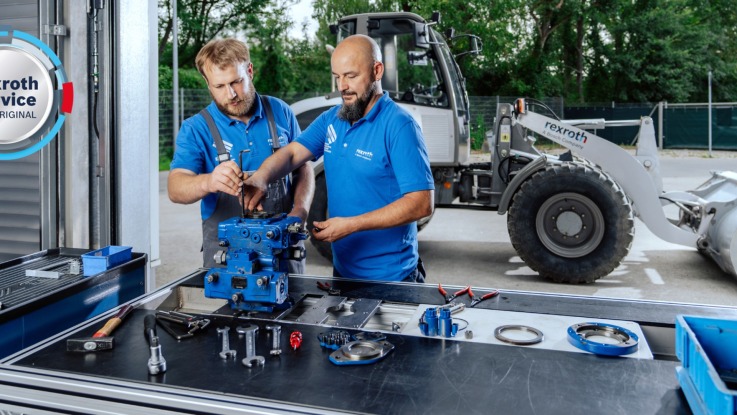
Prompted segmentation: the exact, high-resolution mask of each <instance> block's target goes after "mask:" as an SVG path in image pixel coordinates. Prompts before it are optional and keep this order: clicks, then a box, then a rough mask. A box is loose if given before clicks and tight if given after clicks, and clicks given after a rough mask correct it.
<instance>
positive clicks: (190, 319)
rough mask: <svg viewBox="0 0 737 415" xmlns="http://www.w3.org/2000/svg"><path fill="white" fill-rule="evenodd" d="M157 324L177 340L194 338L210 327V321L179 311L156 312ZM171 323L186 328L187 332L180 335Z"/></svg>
mask: <svg viewBox="0 0 737 415" xmlns="http://www.w3.org/2000/svg"><path fill="white" fill-rule="evenodd" d="M156 322H157V323H159V325H160V326H161V327H163V328H164V330H165V331H166V332H167V333H169V334H171V335H172V337H174V338H175V339H177V340H182V339H188V338H190V337H193V336H194V335H195V334H196V333H197V332H199V331H201V330H204V329H205V328H207V326H209V325H210V320H209V319H206V318H202V317H198V316H193V315H191V314H187V313H181V312H178V311H163V310H159V311H156ZM169 323H175V324H178V325H180V326H184V329H185V330H186V331H185V332H180V333H178V332H177V331H176V330H174V329H173V328H172V327H171V325H170V324H169Z"/></svg>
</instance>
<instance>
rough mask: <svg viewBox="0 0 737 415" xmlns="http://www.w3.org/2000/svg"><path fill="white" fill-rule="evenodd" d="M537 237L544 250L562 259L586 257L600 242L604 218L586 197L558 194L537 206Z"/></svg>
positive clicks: (575, 194) (602, 235)
mask: <svg viewBox="0 0 737 415" xmlns="http://www.w3.org/2000/svg"><path fill="white" fill-rule="evenodd" d="M535 229H536V230H537V236H538V237H539V238H540V241H541V242H542V243H543V245H544V246H545V248H547V249H548V250H550V251H551V252H553V253H554V254H556V255H559V256H562V257H565V258H578V257H582V256H584V255H587V254H590V253H591V252H592V251H594V249H596V247H597V246H599V243H601V240H602V239H603V238H604V216H603V215H602V213H601V210H600V209H599V207H598V206H597V205H596V203H594V202H593V201H592V200H591V199H589V198H588V197H585V196H582V195H580V194H577V193H560V194H557V195H554V196H552V197H550V198H549V199H548V200H546V201H545V203H543V204H542V206H540V209H539V210H538V211H537V217H536V218H535Z"/></svg>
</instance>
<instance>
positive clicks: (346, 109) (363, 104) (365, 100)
mask: <svg viewBox="0 0 737 415" xmlns="http://www.w3.org/2000/svg"><path fill="white" fill-rule="evenodd" d="M374 93H376V83H375V82H372V83H371V86H370V87H369V89H368V90H367V91H366V93H365V94H363V95H361V96H359V97H358V99H356V102H355V103H353V104H350V105H349V104H346V103H345V101H343V106H342V107H340V110H339V111H338V118H340V119H341V120H345V121H348V122H350V123H354V122H356V121H358V120H360V119H361V117H363V113H364V112H365V111H366V108H367V107H368V105H369V102H371V97H373V96H374Z"/></svg>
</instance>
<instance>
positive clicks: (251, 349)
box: [235, 324, 266, 367]
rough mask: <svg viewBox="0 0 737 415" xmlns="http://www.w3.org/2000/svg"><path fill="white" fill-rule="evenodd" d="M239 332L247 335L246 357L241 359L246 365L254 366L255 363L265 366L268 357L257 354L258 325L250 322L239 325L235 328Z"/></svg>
mask: <svg viewBox="0 0 737 415" xmlns="http://www.w3.org/2000/svg"><path fill="white" fill-rule="evenodd" d="M235 330H236V331H237V332H238V334H243V335H245V336H246V357H245V358H244V359H243V360H242V361H241V363H243V366H245V367H253V365H254V364H255V365H259V366H263V365H264V364H265V363H266V359H264V357H263V356H256V333H258V326H256V325H253V324H249V325H247V326H245V327H241V326H238V327H236V329H235Z"/></svg>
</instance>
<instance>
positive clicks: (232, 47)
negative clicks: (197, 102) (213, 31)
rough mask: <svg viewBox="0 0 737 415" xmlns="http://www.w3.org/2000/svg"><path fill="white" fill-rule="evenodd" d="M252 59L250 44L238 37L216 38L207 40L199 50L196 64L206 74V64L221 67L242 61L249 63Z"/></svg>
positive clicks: (203, 74)
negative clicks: (249, 49)
mask: <svg viewBox="0 0 737 415" xmlns="http://www.w3.org/2000/svg"><path fill="white" fill-rule="evenodd" d="M250 60H251V54H250V53H249V52H248V46H246V44H245V43H243V42H241V41H240V40H237V39H232V38H229V39H215V40H211V41H209V42H207V44H206V45H205V46H203V47H202V49H200V51H199V52H197V57H195V65H196V66H197V70H198V71H199V72H200V74H202V76H204V77H205V79H207V76H206V75H205V67H206V66H216V67H218V68H220V69H223V68H225V67H226V66H228V65H237V64H240V63H248V62H250Z"/></svg>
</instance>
